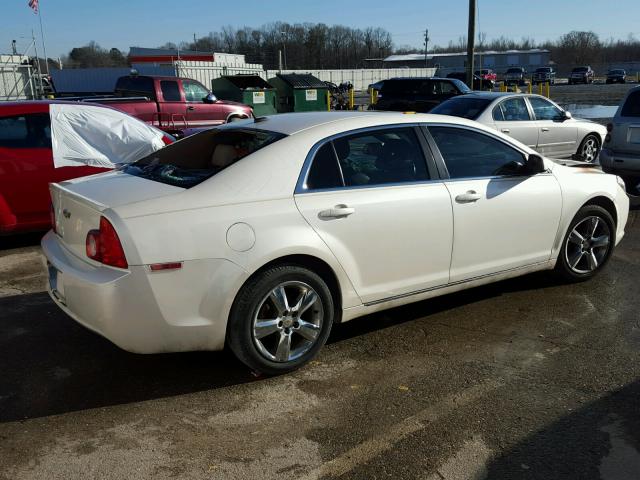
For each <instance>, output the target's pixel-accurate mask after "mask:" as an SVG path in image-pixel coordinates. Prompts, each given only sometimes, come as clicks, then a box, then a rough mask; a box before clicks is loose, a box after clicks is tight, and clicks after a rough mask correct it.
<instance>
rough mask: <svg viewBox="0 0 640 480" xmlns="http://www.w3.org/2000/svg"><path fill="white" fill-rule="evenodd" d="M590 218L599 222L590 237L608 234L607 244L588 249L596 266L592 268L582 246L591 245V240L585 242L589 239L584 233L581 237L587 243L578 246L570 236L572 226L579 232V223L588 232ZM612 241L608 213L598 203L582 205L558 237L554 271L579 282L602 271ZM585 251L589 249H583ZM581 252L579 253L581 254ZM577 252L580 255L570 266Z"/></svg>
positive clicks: (611, 247)
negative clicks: (559, 241) (559, 238)
mask: <svg viewBox="0 0 640 480" xmlns="http://www.w3.org/2000/svg"><path fill="white" fill-rule="evenodd" d="M594 217H597V218H598V219H599V223H598V227H597V228H596V233H595V234H594V235H592V236H591V237H592V238H593V237H595V238H602V236H603V235H605V234H606V235H607V236H608V243H607V245H606V247H603V246H598V247H593V246H592V247H591V248H590V252H591V253H593V255H594V256H595V258H596V267H595V268H593V269H592V265H593V264H592V263H591V261H590V260H589V256H590V254H591V253H589V252H586V253H584V252H583V250H584V248H585V246H587V247H589V246H590V245H594V244H593V243H589V242H591V238H588V235H584V236H583V238H584V239H585V240H587V243H585V244H584V245H581V244H579V243H576V239H575V238H574V237H573V236H572V232H573V231H574V229H575V228H576V227H578V230H580V231H581V232H582V230H581V229H582V227H583V225H584V226H585V228H586V229H587V230H585V231H588V229H590V228H591V225H592V223H591V224H590V223H589V222H590V221H591V220H590V219H591V218H594ZM570 237H571V238H570ZM615 241H616V225H615V222H614V221H613V218H612V217H611V214H610V213H609V212H608V211H607V210H605V209H604V208H602V207H600V206H598V205H585V206H584V207H582V208H581V209H580V210H578V213H577V214H576V216H575V217H573V220H571V223H570V224H569V228H568V229H567V232H566V233H565V236H564V238H563V239H562V246H561V248H560V253H559V254H558V261H557V263H556V267H555V271H556V273H557V274H559V275H560V276H561V277H562V278H563V279H564V280H566V281H568V282H582V281H585V280H589V279H590V278H592V277H593V276H595V275H596V274H597V273H598V272H599V271H600V270H602V268H603V267H604V266H605V265H606V264H607V262H608V261H609V259H610V258H611V253H612V251H613V247H614V245H615V243H616V242H615ZM587 250H589V248H587ZM581 252H583V253H582V254H581ZM579 255H582V256H581V257H580V258H579V259H578V262H577V263H576V264H574V265H573V266H572V264H571V263H572V262H575V259H576V258H578V256H579Z"/></svg>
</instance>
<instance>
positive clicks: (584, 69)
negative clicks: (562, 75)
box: [573, 67, 588, 72]
mask: <svg viewBox="0 0 640 480" xmlns="http://www.w3.org/2000/svg"><path fill="white" fill-rule="evenodd" d="M587 70H588V68H587V67H576V68H574V69H573V71H574V72H586V71H587Z"/></svg>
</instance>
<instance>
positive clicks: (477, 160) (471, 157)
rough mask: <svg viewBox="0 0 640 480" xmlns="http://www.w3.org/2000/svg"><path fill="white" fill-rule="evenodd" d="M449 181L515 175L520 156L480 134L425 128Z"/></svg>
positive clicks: (517, 152)
mask: <svg viewBox="0 0 640 480" xmlns="http://www.w3.org/2000/svg"><path fill="white" fill-rule="evenodd" d="M429 132H430V133H431V135H432V136H433V139H434V140H435V142H436V145H437V146H438V149H439V150H440V153H441V155H442V158H443V160H444V163H445V165H446V167H447V170H448V171H449V177H451V178H476V177H493V176H500V175H517V174H519V172H520V169H521V166H522V165H524V155H523V154H522V153H520V152H519V151H518V150H516V149H515V148H512V147H510V146H508V145H507V144H505V143H503V142H501V141H499V140H497V139H495V138H493V137H490V136H489V135H486V134H484V133H480V132H475V131H472V130H467V129H462V128H454V127H429Z"/></svg>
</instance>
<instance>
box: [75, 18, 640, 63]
mask: <svg viewBox="0 0 640 480" xmlns="http://www.w3.org/2000/svg"><path fill="white" fill-rule="evenodd" d="M160 48H175V49H178V48H179V49H180V50H195V51H201V52H223V53H224V52H226V53H239V54H244V55H245V58H246V61H247V62H249V63H258V64H262V65H264V67H265V68H267V69H276V68H279V66H280V62H282V65H283V67H286V68H287V69H335V68H362V67H366V66H369V65H372V63H370V62H369V61H368V60H371V59H374V60H375V59H382V58H385V57H387V56H388V55H391V54H392V53H398V54H402V53H424V50H419V49H416V48H415V47H411V46H406V45H405V46H399V47H396V46H395V45H394V43H393V41H392V36H391V34H390V33H389V32H388V31H386V30H385V29H384V28H380V27H367V28H364V29H360V28H352V27H346V26H343V25H331V26H329V25H326V24H324V23H301V24H290V23H286V22H275V23H271V24H268V25H263V26H262V27H260V28H251V27H243V28H235V27H231V26H227V27H223V28H222V29H221V30H220V31H217V32H210V33H209V34H208V35H207V36H204V37H200V38H196V39H195V41H193V42H186V41H185V42H181V43H179V44H175V43H165V44H164V45H161V46H160ZM466 48H467V40H466V37H465V36H460V37H459V38H458V39H457V40H455V41H450V42H449V43H448V45H446V46H438V45H434V46H432V47H430V48H429V53H451V52H462V51H466ZM531 48H545V49H548V50H550V51H551V58H552V60H553V61H554V62H555V63H557V64H589V63H591V64H600V63H605V64H606V63H618V62H630V61H640V40H638V39H636V38H635V37H633V36H632V35H629V36H628V37H627V38H625V39H608V40H601V39H600V38H599V37H598V35H597V34H595V33H594V32H591V31H572V32H569V33H566V34H564V35H562V36H560V37H559V38H558V39H557V40H553V41H545V42H536V41H535V40H533V39H532V38H529V37H523V38H521V39H520V40H514V39H510V38H506V37H504V36H501V37H498V38H495V39H491V40H488V39H487V34H486V33H480V34H479V35H478V41H477V42H476V49H477V50H479V51H483V50H484V51H486V50H496V51H504V50H528V49H531ZM63 65H64V66H65V68H81V67H120V66H127V65H128V59H127V57H126V55H125V54H124V53H123V52H121V51H120V50H118V49H117V48H111V49H105V48H102V47H100V45H98V44H97V43H95V42H93V41H92V42H90V43H89V44H88V45H85V46H83V47H78V48H74V49H72V50H71V51H70V52H69V54H68V55H66V56H64V57H63Z"/></svg>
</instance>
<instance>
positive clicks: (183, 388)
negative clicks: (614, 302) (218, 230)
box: [0, 274, 553, 423]
mask: <svg viewBox="0 0 640 480" xmlns="http://www.w3.org/2000/svg"><path fill="white" fill-rule="evenodd" d="M552 284H553V283H550V278H549V276H548V275H538V274H533V275H529V276H527V277H522V278H519V279H515V280H511V281H509V282H500V283H496V284H491V285H487V286H483V287H478V288H475V289H471V290H467V291H462V292H458V293H455V294H450V295H446V296H443V297H439V298H434V299H431V300H428V301H423V302H419V303H416V304H412V305H408V306H403V307H398V308H395V309H391V310H388V311H386V312H380V313H378V314H374V315H369V316H367V317H363V318H360V319H355V320H353V321H351V322H347V323H345V324H342V325H335V326H334V329H333V331H332V334H331V336H330V339H329V343H336V342H340V341H342V340H345V339H349V338H352V337H358V336H361V335H366V334H367V333H369V332H372V331H374V330H380V329H384V328H386V327H389V326H392V325H398V324H401V323H404V322H410V321H413V320H416V319H419V318H424V317H429V316H430V315H433V314H434V313H437V312H440V311H444V310H448V309H453V308H457V307H460V306H462V305H465V304H469V303H473V302H477V301H482V300H485V299H487V298H491V297H495V296H498V295H502V294H505V293H508V292H511V291H515V290H521V289H537V288H543V287H544V288H548V287H550V286H551V285H552ZM0 365H2V375H0V423H1V422H9V421H15V420H21V419H26V418H34V417H42V416H48V415H55V414H61V413H66V412H72V411H77V410H84V409H89V408H97V407H106V406H112V405H119V404H125V403H132V402H139V401H144V400H151V399H157V398H163V397H170V396H175V395H182V394H187V393H195V392H199V391H205V390H211V389H217V388H223V387H227V386H231V385H236V384H241V383H247V382H252V381H256V380H259V379H260V378H264V377H259V376H256V375H255V374H253V373H252V372H251V371H250V370H249V369H248V368H247V367H245V366H244V365H243V364H241V363H240V362H239V361H238V360H237V359H235V357H234V356H233V354H232V353H231V352H229V351H223V352H190V353H167V354H156V355H137V354H133V353H128V352H125V351H124V350H121V349H120V348H118V347H116V346H115V345H113V344H112V343H111V342H109V341H108V340H106V339H104V338H103V337H101V336H99V335H97V334H94V333H92V332H90V331H89V330H87V329H85V328H84V327H82V326H81V325H79V324H77V323H76V322H75V321H73V320H72V319H71V318H70V317H68V316H67V315H66V314H65V313H64V312H62V311H61V310H60V309H59V308H57V306H56V305H55V304H54V303H53V302H52V301H51V299H50V298H49V296H48V295H47V294H46V293H33V294H26V295H18V296H11V297H5V298H0Z"/></svg>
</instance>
